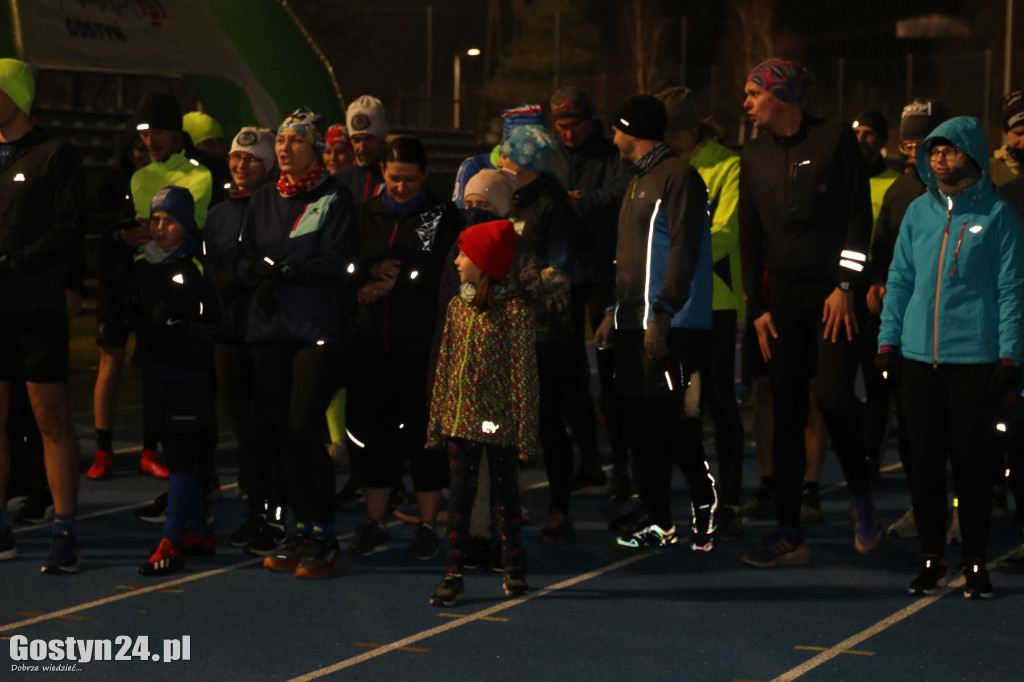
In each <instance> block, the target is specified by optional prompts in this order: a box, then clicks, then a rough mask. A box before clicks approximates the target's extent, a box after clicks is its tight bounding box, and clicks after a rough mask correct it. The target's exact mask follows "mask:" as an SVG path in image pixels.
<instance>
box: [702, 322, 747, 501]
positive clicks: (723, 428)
mask: <svg viewBox="0 0 1024 682" xmlns="http://www.w3.org/2000/svg"><path fill="white" fill-rule="evenodd" d="M698 365H699V368H700V399H701V402H702V403H703V404H704V406H705V407H706V408H707V410H708V412H709V413H710V415H711V422H712V423H713V424H714V425H715V453H716V455H717V456H718V478H717V479H716V481H717V482H718V494H719V498H720V499H721V501H722V502H723V503H724V504H729V505H737V504H739V503H740V488H741V486H742V483H743V420H742V419H741V418H740V408H739V406H738V405H737V404H736V311H735V310H716V311H714V313H713V314H712V321H711V334H709V335H708V336H707V344H706V345H705V347H704V348H703V349H701V354H700V358H699V359H698Z"/></svg>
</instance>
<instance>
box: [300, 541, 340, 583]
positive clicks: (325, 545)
mask: <svg viewBox="0 0 1024 682" xmlns="http://www.w3.org/2000/svg"><path fill="white" fill-rule="evenodd" d="M339 563H341V546H340V545H339V544H338V539H337V538H335V537H334V536H331V535H314V536H313V537H311V538H309V540H308V541H307V542H306V545H305V555H304V556H303V557H302V559H301V560H300V561H299V565H298V567H297V568H296V569H295V577H296V578H306V579H310V580H323V579H324V578H330V577H331V576H332V575H334V571H335V569H336V568H337V566H338V564H339Z"/></svg>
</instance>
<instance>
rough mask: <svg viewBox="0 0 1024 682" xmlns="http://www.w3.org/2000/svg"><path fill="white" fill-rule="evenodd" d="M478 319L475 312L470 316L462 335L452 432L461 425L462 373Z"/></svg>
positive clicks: (471, 312) (467, 360)
mask: <svg viewBox="0 0 1024 682" xmlns="http://www.w3.org/2000/svg"><path fill="white" fill-rule="evenodd" d="M475 319H476V315H475V314H474V312H473V311H470V314H469V325H468V326H467V328H466V333H465V334H463V335H462V337H463V343H462V360H461V361H460V362H459V371H458V374H457V375H456V376H455V385H456V386H458V388H457V389H456V397H455V421H454V422H453V423H452V432H455V430H456V428H457V427H458V425H459V419H460V418H461V416H462V373H463V371H465V369H466V363H467V362H469V339H470V337H471V336H472V331H473V322H474V320H475Z"/></svg>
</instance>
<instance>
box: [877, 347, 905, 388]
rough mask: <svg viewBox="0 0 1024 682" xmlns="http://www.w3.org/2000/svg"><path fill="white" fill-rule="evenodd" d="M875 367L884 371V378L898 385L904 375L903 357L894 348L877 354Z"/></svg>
mask: <svg viewBox="0 0 1024 682" xmlns="http://www.w3.org/2000/svg"><path fill="white" fill-rule="evenodd" d="M875 369H877V370H878V371H879V372H881V373H882V378H883V379H885V380H886V381H888V382H889V383H890V384H892V385H894V386H896V385H898V384H899V383H900V379H901V378H902V375H903V357H902V356H901V355H900V354H899V352H898V351H897V350H896V349H895V348H894V349H892V350H887V351H885V352H883V353H879V354H878V355H876V356H875Z"/></svg>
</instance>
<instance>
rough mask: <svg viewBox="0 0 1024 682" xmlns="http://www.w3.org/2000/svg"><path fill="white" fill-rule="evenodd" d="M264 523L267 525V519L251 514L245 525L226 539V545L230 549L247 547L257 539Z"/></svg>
mask: <svg viewBox="0 0 1024 682" xmlns="http://www.w3.org/2000/svg"><path fill="white" fill-rule="evenodd" d="M264 523H266V517H264V516H262V515H260V514H249V517H248V518H246V520H245V523H243V524H242V525H241V526H239V527H238V528H236V529H235V530H234V531H233V532H232V533H230V534H229V535H228V536H227V537H225V538H224V544H225V545H227V546H228V547H238V548H242V547H245V546H246V545H248V544H249V543H250V542H252V541H253V540H255V539H256V537H257V536H258V535H259V532H260V526H262V525H263V524H264Z"/></svg>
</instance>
